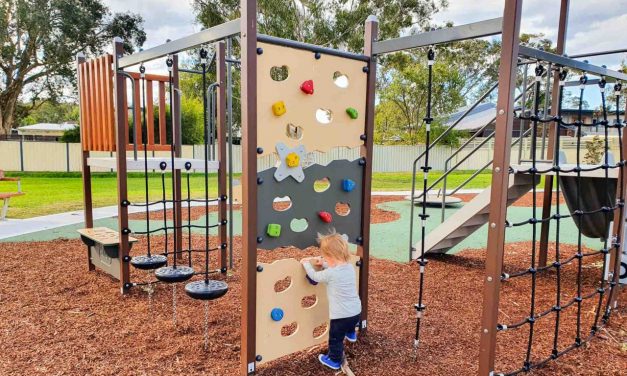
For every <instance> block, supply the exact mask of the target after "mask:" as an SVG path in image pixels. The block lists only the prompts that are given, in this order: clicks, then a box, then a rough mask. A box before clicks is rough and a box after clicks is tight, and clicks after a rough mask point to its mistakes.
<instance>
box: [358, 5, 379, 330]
mask: <svg viewBox="0 0 627 376" xmlns="http://www.w3.org/2000/svg"><path fill="white" fill-rule="evenodd" d="M378 32H379V22H378V21H377V18H376V17H375V16H369V17H368V19H367V20H366V25H365V33H364V54H365V55H366V56H368V57H370V61H369V62H368V63H367V65H366V67H367V68H368V69H367V70H366V72H367V74H368V78H367V80H368V81H367V84H366V85H367V86H366V120H365V123H366V125H365V128H364V135H365V136H366V137H365V140H364V144H363V145H362V147H361V148H360V156H361V158H363V159H364V160H365V161H366V164H365V166H364V167H363V169H364V179H363V187H362V197H361V199H362V201H361V205H362V206H361V208H362V218H361V237H362V241H361V245H360V247H359V249H358V254H359V255H360V256H361V266H360V268H361V270H360V274H359V296H360V298H361V325H360V329H361V330H362V331H363V330H365V329H366V327H367V322H368V277H369V273H370V206H371V200H372V197H371V191H372V187H371V183H372V152H373V147H374V146H373V145H374V140H373V139H374V106H375V91H376V87H375V86H376V81H377V60H376V57H375V56H374V54H373V50H372V46H373V44H374V42H376V41H377V36H378Z"/></svg>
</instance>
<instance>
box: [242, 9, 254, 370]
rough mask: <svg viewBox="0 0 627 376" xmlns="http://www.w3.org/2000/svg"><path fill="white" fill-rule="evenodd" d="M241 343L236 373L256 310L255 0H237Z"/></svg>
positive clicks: (248, 355) (246, 358) (249, 365)
mask: <svg viewBox="0 0 627 376" xmlns="http://www.w3.org/2000/svg"><path fill="white" fill-rule="evenodd" d="M240 9H241V42H240V46H241V55H242V56H241V63H242V68H241V72H242V73H241V77H242V78H241V97H242V100H241V101H242V109H241V112H242V161H243V166H242V167H243V168H242V192H243V193H242V199H243V205H242V268H241V275H242V332H241V333H242V334H241V336H242V343H241V347H240V351H241V355H240V359H241V365H240V374H242V375H248V374H252V373H254V372H255V358H256V355H257V354H256V348H255V347H256V346H255V344H256V326H257V322H256V320H257V318H256V310H257V1H256V0H241V7H240Z"/></svg>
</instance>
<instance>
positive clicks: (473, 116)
mask: <svg viewBox="0 0 627 376" xmlns="http://www.w3.org/2000/svg"><path fill="white" fill-rule="evenodd" d="M468 108H470V107H469V106H467V107H462V108H460V109H459V110H457V111H456V112H454V113H453V114H451V115H450V116H449V118H448V119H447V121H446V125H447V126H451V125H453V124H454V123H455V122H456V121H457V120H459V118H461V117H462V115H463V114H464V112H466V111H467V110H468ZM495 117H496V105H495V104H494V103H482V104H480V105H478V106H477V107H475V108H473V109H472V111H470V113H469V114H468V115H466V117H465V118H464V119H462V121H461V122H460V123H459V124H457V126H456V127H455V129H458V130H466V131H474V130H477V129H479V128H481V127H483V126H484V125H486V124H488V123H490V122H491V121H492V120H493V119H494V118H495Z"/></svg>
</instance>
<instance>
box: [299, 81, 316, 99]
mask: <svg viewBox="0 0 627 376" xmlns="http://www.w3.org/2000/svg"><path fill="white" fill-rule="evenodd" d="M300 90H302V91H303V93H305V94H310V95H311V94H313V93H314V87H313V80H307V81H305V82H303V83H302V84H300Z"/></svg>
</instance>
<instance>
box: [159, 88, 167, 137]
mask: <svg viewBox="0 0 627 376" xmlns="http://www.w3.org/2000/svg"><path fill="white" fill-rule="evenodd" d="M165 116H166V115H165V83H164V82H163V81H159V145H165V144H167V142H166V141H167V137H166V124H167V123H166V119H165Z"/></svg>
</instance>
